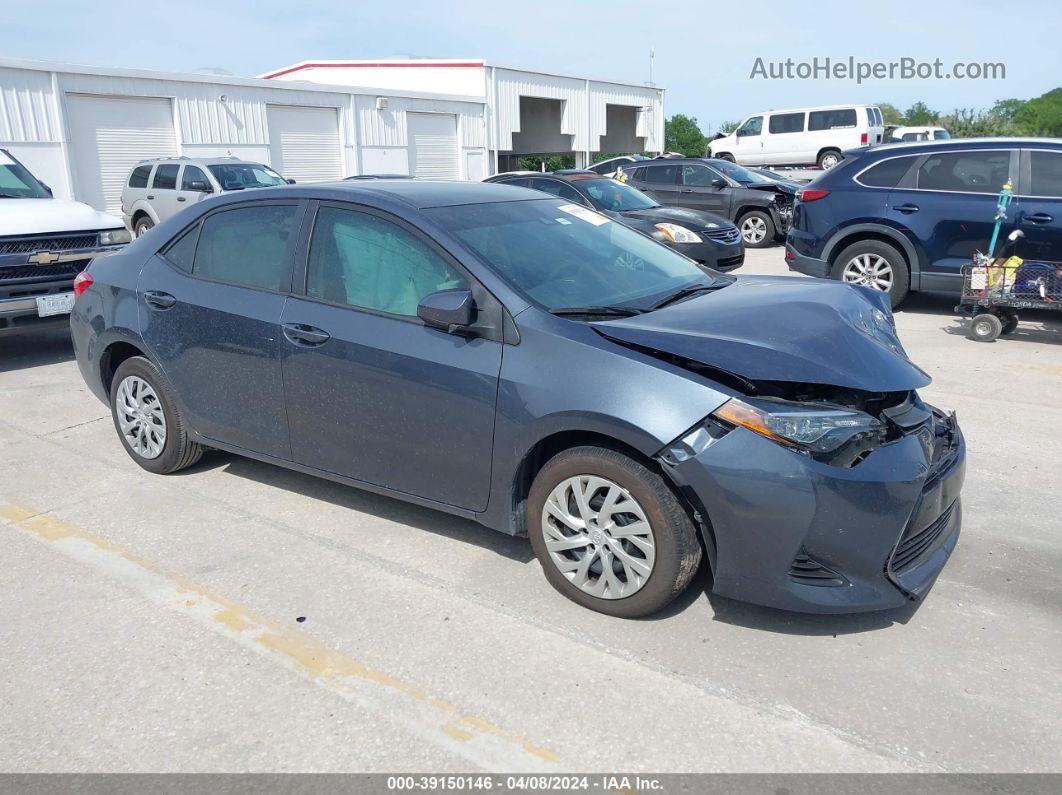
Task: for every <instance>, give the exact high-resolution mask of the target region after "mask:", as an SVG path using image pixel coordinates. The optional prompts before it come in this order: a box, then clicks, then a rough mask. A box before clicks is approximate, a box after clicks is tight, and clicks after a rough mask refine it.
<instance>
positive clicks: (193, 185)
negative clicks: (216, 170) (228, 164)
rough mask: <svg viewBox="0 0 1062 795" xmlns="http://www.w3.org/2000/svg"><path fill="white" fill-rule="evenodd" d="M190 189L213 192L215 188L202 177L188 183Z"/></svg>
mask: <svg viewBox="0 0 1062 795" xmlns="http://www.w3.org/2000/svg"><path fill="white" fill-rule="evenodd" d="M188 190H197V191H199V192H200V193H213V192H214V189H213V188H212V187H210V184H209V183H207V182H204V181H203V180H201V179H193V180H192V181H191V182H189V183H188Z"/></svg>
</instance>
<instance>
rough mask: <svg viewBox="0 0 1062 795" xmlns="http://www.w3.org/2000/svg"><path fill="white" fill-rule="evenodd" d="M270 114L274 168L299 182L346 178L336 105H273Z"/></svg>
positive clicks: (270, 107) (270, 146) (270, 138)
mask: <svg viewBox="0 0 1062 795" xmlns="http://www.w3.org/2000/svg"><path fill="white" fill-rule="evenodd" d="M267 115H268V118H269V151H270V158H271V159H272V161H273V162H272V163H271V165H272V166H273V168H275V169H276V170H277V171H279V172H280V173H281V174H282V175H283V176H285V177H287V178H288V179H293V180H295V181H296V182H323V181H325V180H332V179H342V178H343V166H342V157H343V152H342V149H341V147H340V145H339V115H338V114H337V113H336V109H335V108H296V107H287V106H281V105H270V106H269V108H268V111H267Z"/></svg>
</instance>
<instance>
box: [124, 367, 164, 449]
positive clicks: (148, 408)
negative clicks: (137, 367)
mask: <svg viewBox="0 0 1062 795" xmlns="http://www.w3.org/2000/svg"><path fill="white" fill-rule="evenodd" d="M114 405H115V410H116V411H117V414H118V427H119V429H120V430H121V433H122V436H124V437H125V441H126V443H127V444H128V445H129V448H130V449H131V450H132V451H133V452H134V453H136V454H137V455H139V456H140V457H142V458H148V459H150V458H158V457H159V455H161V454H162V449H163V448H164V447H165V446H166V413H165V412H164V411H163V409H162V403H161V402H160V401H159V396H158V395H157V394H156V393H155V390H154V389H153V388H152V387H151V384H149V383H148V382H147V381H145V380H144V379H143V378H140V377H139V376H135V375H130V376H126V377H125V378H124V379H123V380H122V383H120V384H119V385H118V390H117V392H115V395H114Z"/></svg>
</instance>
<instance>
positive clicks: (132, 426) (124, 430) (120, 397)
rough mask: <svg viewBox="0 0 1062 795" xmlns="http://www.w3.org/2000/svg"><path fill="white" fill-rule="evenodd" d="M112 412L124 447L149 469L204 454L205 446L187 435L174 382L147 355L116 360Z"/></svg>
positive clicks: (159, 471) (167, 468)
mask: <svg viewBox="0 0 1062 795" xmlns="http://www.w3.org/2000/svg"><path fill="white" fill-rule="evenodd" d="M111 417H112V418H113V420H114V429H115V430H116V431H117V432H118V438H119V439H120V440H121V442H122V447H124V448H125V451H126V453H128V454H129V457H130V458H132V459H133V460H134V461H136V462H137V463H138V464H139V465H140V466H141V467H143V468H144V469H146V470H147V471H148V472H154V473H155V474H156V475H168V474H170V473H171V472H177V471H178V470H181V469H184V468H185V467H190V466H191V465H192V464H194V463H195V462H196V461H198V460H199V459H200V457H201V456H202V455H203V447H202V446H201V445H199V444H198V443H196V442H193V441H192V440H191V439H189V438H188V433H187V431H186V429H185V425H184V420H183V418H182V417H181V413H180V412H179V411H178V410H177V404H176V403H175V402H174V400H173V388H172V387H171V386H170V384H169V382H168V381H167V380H166V378H165V376H163V374H162V372H161V371H160V370H159V369H158V368H157V367H156V366H155V365H154V364H152V363H151V362H150V361H149V360H148V359H146V358H144V357H143V356H133V357H131V358H129V359H126V360H125V361H124V362H122V363H121V364H120V365H119V366H118V370H117V372H116V373H115V374H114V379H113V380H112V381H111Z"/></svg>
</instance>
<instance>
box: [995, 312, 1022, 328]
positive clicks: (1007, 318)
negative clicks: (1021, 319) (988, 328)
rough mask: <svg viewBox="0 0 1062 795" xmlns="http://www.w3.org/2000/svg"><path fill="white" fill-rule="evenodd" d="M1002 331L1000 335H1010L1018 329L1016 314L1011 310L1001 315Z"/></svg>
mask: <svg viewBox="0 0 1062 795" xmlns="http://www.w3.org/2000/svg"><path fill="white" fill-rule="evenodd" d="M1002 320H1003V329H1002V330H1001V331H1000V332H999V333H1000V334H1010V333H1011V332H1013V331H1014V330H1015V329H1016V328H1017V327H1018V313H1017V312H1015V311H1014V310H1013V309H1009V310H1007V311H1006V312H1004V313H1003V316H1002Z"/></svg>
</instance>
